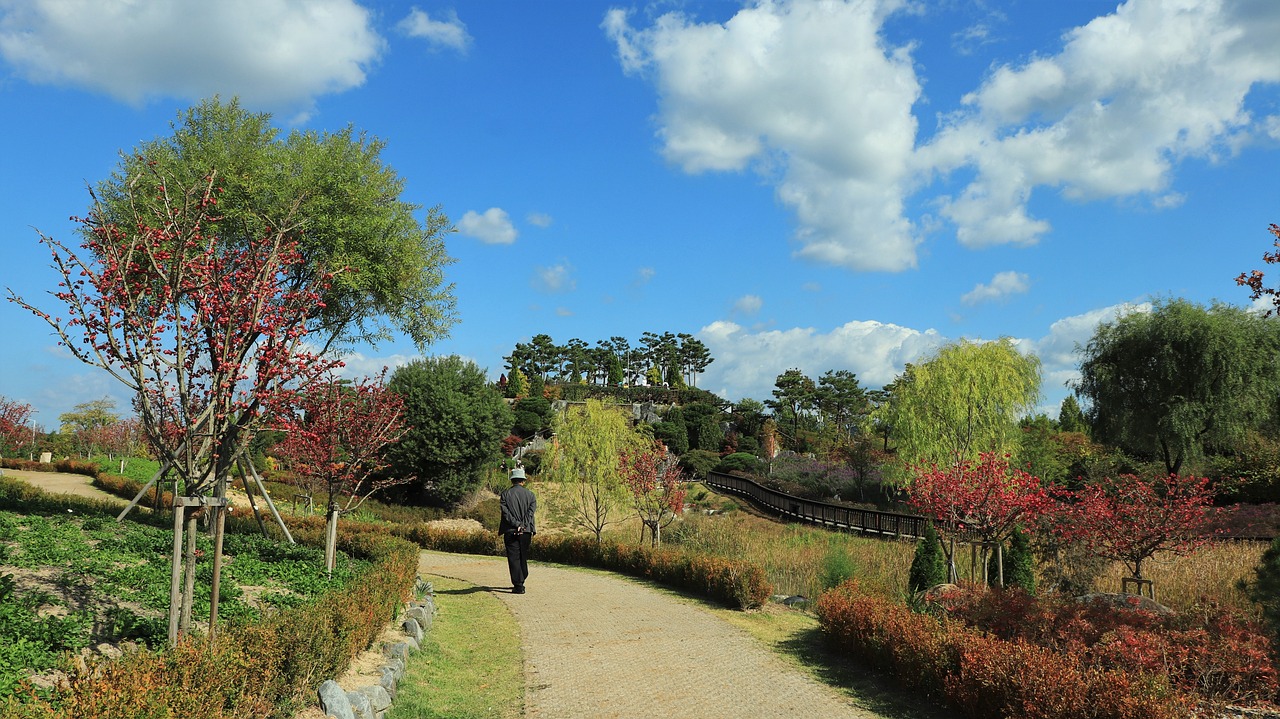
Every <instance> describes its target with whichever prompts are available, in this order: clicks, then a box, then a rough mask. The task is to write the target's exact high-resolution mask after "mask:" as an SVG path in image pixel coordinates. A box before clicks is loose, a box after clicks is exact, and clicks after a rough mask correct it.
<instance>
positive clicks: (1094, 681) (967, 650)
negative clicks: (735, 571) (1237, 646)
mask: <svg viewBox="0 0 1280 719" xmlns="http://www.w3.org/2000/svg"><path fill="white" fill-rule="evenodd" d="M817 613H818V620H819V624H820V626H821V628H822V630H823V632H824V633H826V634H827V635H828V637H829V638H830V639H831V640H832V641H833V642H834V643H835V644H836V645H837V646H838V647H839V648H841V649H842V650H845V651H847V652H849V653H850V654H851V655H853V656H854V657H855V658H857V659H859V660H861V661H863V662H864V663H866V664H870V665H872V666H875V667H879V668H882V669H885V670H888V671H891V672H892V673H893V674H895V675H896V676H897V677H898V680H899V681H901V682H902V683H903V684H904V685H905V686H906V687H908V688H910V689H913V690H917V691H921V692H923V693H925V694H928V695H931V696H934V697H937V698H941V699H945V700H946V701H947V702H949V703H950V704H952V705H953V706H954V707H955V708H956V709H958V710H959V711H960V713H961V714H963V715H965V716H969V717H982V718H983V719H987V718H997V717H1007V718H1010V719H1023V718H1025V719H1175V717H1185V716H1188V715H1189V713H1190V710H1191V707H1192V702H1191V701H1190V699H1189V698H1188V697H1187V695H1185V694H1182V693H1180V692H1178V691H1176V690H1174V689H1172V688H1170V687H1169V686H1168V684H1167V682H1164V681H1162V680H1161V679H1160V678H1156V677H1152V676H1150V675H1144V674H1136V673H1131V672H1126V671H1123V670H1116V669H1100V668H1093V667H1085V666H1082V665H1081V663H1080V662H1078V661H1076V660H1075V659H1073V658H1072V657H1071V656H1070V655H1066V654H1063V653H1061V652H1057V651H1054V650H1051V649H1046V648H1044V647H1039V646H1036V645H1034V644H1031V643H1029V642H1025V641H1022V640H1015V641H1008V640H1004V639H1000V638H998V637H994V636H991V635H989V634H985V633H983V632H981V631H979V630H977V629H975V628H972V627H968V626H965V625H964V624H963V623H961V622H957V621H950V620H946V619H939V618H936V617H933V616H931V615H928V614H917V613H914V612H912V611H911V610H910V609H908V608H907V607H906V606H904V605H902V604H898V603H895V602H891V601H889V600H886V599H882V598H879V597H875V596H872V595H869V594H865V593H863V592H862V591H861V590H860V589H859V588H858V585H857V582H856V581H849V582H846V583H844V584H842V585H840V586H839V587H837V588H835V589H833V590H831V591H828V592H826V593H824V594H823V595H822V596H821V597H820V598H819V599H818V603H817Z"/></svg>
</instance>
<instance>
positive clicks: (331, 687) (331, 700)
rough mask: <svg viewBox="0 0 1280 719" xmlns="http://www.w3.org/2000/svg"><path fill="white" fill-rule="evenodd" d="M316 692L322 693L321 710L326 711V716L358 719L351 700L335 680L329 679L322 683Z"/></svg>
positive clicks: (338, 718)
mask: <svg viewBox="0 0 1280 719" xmlns="http://www.w3.org/2000/svg"><path fill="white" fill-rule="evenodd" d="M316 693H317V694H319V695H320V710H321V711H323V712H324V713H325V716H331V717H335V719H356V715H355V712H354V710H352V708H351V700H350V699H348V698H347V693H346V692H345V691H343V690H342V687H340V686H338V683H337V682H335V681H334V680H332V679H329V680H327V681H325V682H324V683H322V684H321V685H320V687H319V688H318V689H316Z"/></svg>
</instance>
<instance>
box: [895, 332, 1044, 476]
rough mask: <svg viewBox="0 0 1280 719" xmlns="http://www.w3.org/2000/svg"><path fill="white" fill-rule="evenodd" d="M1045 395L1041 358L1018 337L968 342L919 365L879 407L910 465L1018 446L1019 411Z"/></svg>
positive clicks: (972, 456)
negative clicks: (1026, 351)
mask: <svg viewBox="0 0 1280 719" xmlns="http://www.w3.org/2000/svg"><path fill="white" fill-rule="evenodd" d="M1039 398H1040V360H1039V359H1038V358H1036V357H1035V356H1034V355H1023V354H1021V353H1020V352H1018V350H1017V348H1016V347H1015V346H1014V344H1013V340H1011V339H1008V338H1004V339H1000V340H998V341H995V342H970V341H968V340H960V341H959V342H955V343H952V344H949V345H946V346H944V347H942V348H940V349H939V350H938V351H937V352H936V353H934V355H933V356H932V357H930V358H929V359H928V360H926V361H924V362H922V363H919V364H914V365H911V366H910V367H909V368H908V370H907V371H906V372H904V374H903V375H902V376H901V377H900V378H899V380H896V381H895V383H894V385H893V390H892V394H891V395H890V397H889V401H888V404H887V405H885V406H882V407H880V408H879V410H878V412H879V413H880V415H881V417H882V421H883V422H884V423H885V424H887V425H888V426H889V427H891V428H892V430H891V431H892V435H893V437H894V438H895V439H896V440H897V450H898V456H899V457H900V458H901V460H902V462H903V464H904V465H905V466H907V467H911V466H918V467H927V466H929V465H934V464H936V465H939V466H946V465H949V464H951V463H953V462H955V461H956V460H958V459H959V460H972V459H977V458H978V456H979V455H980V454H982V453H988V454H994V455H1003V454H1005V453H1008V452H1010V451H1012V450H1013V449H1014V448H1015V447H1016V446H1017V438H1018V425H1017V421H1018V417H1019V416H1021V415H1023V414H1025V413H1027V412H1029V411H1030V410H1031V409H1032V408H1033V407H1034V406H1035V403H1036V401H1037V400H1038V399H1039Z"/></svg>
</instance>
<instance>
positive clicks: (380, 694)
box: [356, 685, 391, 712]
mask: <svg viewBox="0 0 1280 719" xmlns="http://www.w3.org/2000/svg"><path fill="white" fill-rule="evenodd" d="M356 691H358V692H360V693H361V694H363V695H364V696H365V698H366V699H368V700H369V704H370V706H372V707H373V710H374V711H375V712H381V711H386V710H387V707H389V706H391V695H390V694H388V693H387V690H386V689H384V688H382V686H381V685H374V686H370V687H360V688H359V689H357V690H356Z"/></svg>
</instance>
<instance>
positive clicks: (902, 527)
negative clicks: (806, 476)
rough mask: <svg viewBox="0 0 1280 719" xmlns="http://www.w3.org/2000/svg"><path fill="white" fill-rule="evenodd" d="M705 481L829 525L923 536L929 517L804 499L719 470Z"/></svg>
mask: <svg viewBox="0 0 1280 719" xmlns="http://www.w3.org/2000/svg"><path fill="white" fill-rule="evenodd" d="M706 484H707V486H708V487H711V488H713V489H717V490H720V491H722V492H728V493H729V494H736V495H738V496H740V497H745V498H747V499H749V500H751V503H752V504H755V505H756V506H758V507H760V508H761V509H764V510H767V511H770V512H773V513H774V514H777V515H779V516H781V517H786V518H789V519H794V520H797V521H801V522H808V523H810V524H817V525H820V526H824V527H830V528H832V529H842V530H846V531H852V532H863V533H867V534H879V535H882V536H890V537H903V538H907V539H919V538H920V537H922V536H924V523H925V522H928V521H929V520H928V519H927V518H925V517H919V516H916V515H914V514H898V513H896V512H879V511H876V510H874V509H855V508H853V507H845V506H843V505H839V504H831V503H828V502H816V501H814V500H812V499H803V498H801V497H796V496H793V495H790V494H784V493H782V492H778V491H776V490H772V489H769V488H768V487H763V486H761V485H759V484H757V483H755V482H753V481H751V480H749V479H747V478H745V477H735V476H734V475H732V474H721V473H720V472H708V473H707V479H706Z"/></svg>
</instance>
